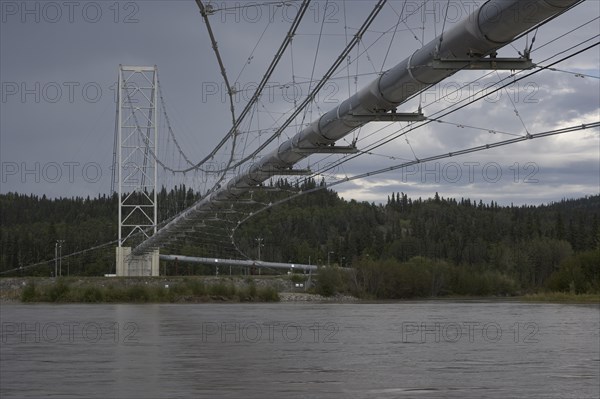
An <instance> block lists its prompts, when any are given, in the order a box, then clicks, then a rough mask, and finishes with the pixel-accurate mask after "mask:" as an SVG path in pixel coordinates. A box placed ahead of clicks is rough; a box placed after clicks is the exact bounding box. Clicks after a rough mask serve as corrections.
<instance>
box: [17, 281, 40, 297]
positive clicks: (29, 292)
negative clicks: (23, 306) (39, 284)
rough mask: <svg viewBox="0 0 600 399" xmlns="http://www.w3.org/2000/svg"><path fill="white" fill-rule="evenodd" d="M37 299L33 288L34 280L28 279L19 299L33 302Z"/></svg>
mask: <svg viewBox="0 0 600 399" xmlns="http://www.w3.org/2000/svg"><path fill="white" fill-rule="evenodd" d="M36 300H37V291H36V289H35V281H34V280H29V282H28V283H27V285H26V286H25V288H24V289H23V292H21V301H23V302H35V301H36Z"/></svg>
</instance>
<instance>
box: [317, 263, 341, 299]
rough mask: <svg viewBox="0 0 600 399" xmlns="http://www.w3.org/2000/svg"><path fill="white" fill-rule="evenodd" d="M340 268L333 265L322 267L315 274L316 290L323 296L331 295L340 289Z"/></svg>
mask: <svg viewBox="0 0 600 399" xmlns="http://www.w3.org/2000/svg"><path fill="white" fill-rule="evenodd" d="M342 289H343V287H342V278H341V276H340V270H339V269H338V268H337V267H335V266H330V267H322V268H320V269H319V274H318V275H317V285H316V292H317V294H319V295H323V296H332V295H335V294H336V293H337V292H339V291H342Z"/></svg>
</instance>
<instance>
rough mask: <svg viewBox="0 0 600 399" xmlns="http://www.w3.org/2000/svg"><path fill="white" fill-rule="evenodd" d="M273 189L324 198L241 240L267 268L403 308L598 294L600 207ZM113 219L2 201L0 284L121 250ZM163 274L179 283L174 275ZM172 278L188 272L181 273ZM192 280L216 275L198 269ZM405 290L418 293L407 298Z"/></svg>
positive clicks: (111, 204)
mask: <svg viewBox="0 0 600 399" xmlns="http://www.w3.org/2000/svg"><path fill="white" fill-rule="evenodd" d="M270 186H271V188H275V190H257V191H256V192H255V193H253V200H254V201H256V202H261V203H269V202H271V203H273V202H275V201H277V200H279V199H282V198H284V197H285V196H287V195H289V193H290V192H292V193H293V192H297V191H300V190H302V191H308V190H314V189H318V188H321V189H320V190H317V191H315V192H312V193H310V194H306V195H301V196H298V197H296V198H294V199H292V200H290V201H287V202H284V203H283V204H281V205H278V206H275V207H272V208H269V209H268V210H266V211H264V212H262V213H260V214H258V215H257V216H255V217H254V218H252V219H250V221H248V222H247V223H245V224H243V225H242V226H241V227H240V228H239V229H237V230H236V233H235V236H234V238H235V241H236V244H237V245H238V247H239V248H240V249H241V250H242V252H244V253H245V254H247V255H248V256H249V257H251V258H256V257H257V256H258V246H257V240H256V239H257V238H258V237H260V238H261V239H262V240H261V243H262V244H263V245H264V246H263V247H261V258H262V259H263V260H269V261H274V262H288V261H292V262H297V263H311V264H318V265H320V266H329V267H330V268H331V269H334V268H335V267H342V268H352V269H353V273H345V274H343V276H352V278H351V279H350V280H348V277H342V280H343V281H342V280H340V279H339V278H338V277H339V276H338V277H336V276H333V277H331V276H330V277H331V278H330V279H329V280H331V281H334V282H335V281H337V283H336V284H339V285H340V286H342V285H343V286H344V287H345V289H346V290H347V291H355V292H357V293H360V292H362V293H366V294H368V295H370V296H373V297H394V296H401V297H405V296H429V295H445V294H461V293H467V294H469V293H476V291H477V287H479V290H480V291H481V290H483V291H485V292H488V293H498V294H504V293H506V294H508V293H514V292H520V291H529V290H537V289H540V288H549V289H553V290H557V291H572V292H598V290H599V285H600V276H599V275H600V267H599V266H598V265H599V264H600V255H599V254H600V247H599V242H600V227H599V220H598V218H599V213H600V211H599V210H600V196H598V195H595V196H588V197H585V198H579V199H572V200H562V201H558V202H554V203H550V204H544V205H539V206H512V205H511V206H500V205H498V203H497V202H495V201H491V202H489V203H484V202H483V201H473V200H471V199H468V198H460V199H456V198H444V197H442V196H440V195H439V194H438V193H434V194H433V195H432V197H431V198H427V199H422V198H410V197H409V196H408V194H406V193H390V196H389V197H388V200H387V202H386V203H384V204H375V203H367V202H357V201H355V200H350V201H347V200H344V199H342V198H340V197H339V195H338V194H337V193H336V192H334V191H332V190H330V189H327V188H326V187H325V186H324V183H323V182H320V183H319V182H316V181H315V180H313V179H307V180H306V181H305V182H304V183H302V184H291V183H289V182H288V181H287V180H285V179H282V180H278V181H275V182H271V183H270ZM158 198H159V201H158V203H159V215H160V217H161V219H166V218H168V217H171V216H174V215H175V214H177V213H178V212H179V211H181V210H183V209H185V208H186V207H187V206H189V205H191V204H192V203H193V202H194V201H196V200H198V199H199V198H200V196H199V195H198V194H197V193H195V192H194V191H193V190H192V189H190V188H187V187H185V186H183V185H182V186H178V187H175V188H173V189H171V190H169V191H167V190H166V189H164V188H163V189H162V190H161V191H160V192H159V193H158ZM117 208H118V198H117V196H116V195H111V196H107V195H99V196H98V197H95V198H90V197H87V198H81V197H76V198H58V199H48V198H46V197H45V196H41V197H40V196H35V195H24V194H16V193H8V194H2V195H0V217H1V220H2V223H1V225H0V272H2V271H7V270H13V269H15V268H19V267H20V266H27V265H30V264H33V263H36V262H43V261H45V260H51V259H53V258H54V251H55V242H56V240H58V239H64V240H66V242H65V244H63V245H64V247H63V254H66V253H70V252H76V251H77V250H82V249H85V248H89V247H93V246H94V245H98V244H100V243H105V242H109V241H113V240H115V239H116V237H117V220H116V219H117V217H116V215H117ZM182 250H184V252H187V253H181V254H182V255H186V254H191V255H200V256H202V255H208V256H213V252H210V250H208V249H207V247H206V243H201V242H198V240H196V241H194V239H190V240H189V242H185V243H184V245H182ZM65 262H68V263H67V265H68V267H69V268H70V270H69V273H70V274H82V275H102V274H104V273H108V272H111V271H113V272H114V246H110V247H108V248H107V249H105V250H102V251H92V252H89V253H86V254H83V255H81V256H78V257H73V258H70V259H69V260H68V261H67V260H65V261H63V268H64V267H65ZM419 265H420V266H419ZM163 266H167V271H168V272H169V273H174V272H175V271H174V269H173V265H163ZM163 266H161V271H162V270H163ZM53 270H54V268H53V262H47V263H45V264H42V265H40V266H39V267H35V268H30V269H27V270H25V271H22V272H21V273H33V274H37V275H46V276H47V275H49V273H51V272H53ZM177 272H178V273H183V272H187V273H190V270H189V268H187V269H186V268H183V267H179V269H178V270H177ZM192 272H193V273H196V274H199V273H212V269H211V268H210V267H196V268H193V270H192ZM15 273H17V274H18V272H15ZM15 273H13V274H15ZM326 273H327V272H325V273H323V276H324V277H323V279H322V280H323V281H325V280H327V278H326V277H325V274H326ZM330 274H331V272H330ZM407 281H413V284H412V286H413V287H417V286H419V287H421V288H420V289H418V290H417V291H418V292H417V291H411V290H410V289H408V288H406V284H408V283H407ZM425 281H426V282H427V283H425ZM409 285H410V284H409ZM403 287H404V288H403ZM461 287H462V288H461ZM481 287H487V288H481ZM334 288H335V287H334ZM417 294H418V295H417Z"/></svg>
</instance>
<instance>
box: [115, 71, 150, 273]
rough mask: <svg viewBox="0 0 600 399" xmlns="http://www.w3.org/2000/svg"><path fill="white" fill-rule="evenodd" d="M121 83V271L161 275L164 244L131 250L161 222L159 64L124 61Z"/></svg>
mask: <svg viewBox="0 0 600 399" xmlns="http://www.w3.org/2000/svg"><path fill="white" fill-rule="evenodd" d="M118 85H119V87H118V90H117V116H116V118H117V123H116V125H117V126H116V131H115V134H116V137H115V144H116V147H115V153H116V154H115V155H116V161H117V165H115V166H116V169H117V170H116V172H117V173H116V176H115V177H116V178H117V179H118V182H117V184H118V196H119V245H118V247H117V248H116V263H117V267H116V272H117V276H158V273H159V253H158V249H153V250H151V251H149V252H147V253H146V254H143V255H139V256H134V255H131V247H132V246H135V245H136V244H138V243H139V242H141V241H143V240H145V239H147V238H149V237H151V236H152V235H154V234H155V233H156V226H157V218H158V208H157V190H156V188H157V187H156V186H157V178H158V169H157V166H158V165H157V159H156V156H157V141H158V140H157V139H158V123H157V91H158V86H157V85H158V75H157V68H156V66H151V67H147V66H124V65H119V79H118ZM126 245H127V246H126Z"/></svg>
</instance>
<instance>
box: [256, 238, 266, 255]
mask: <svg viewBox="0 0 600 399" xmlns="http://www.w3.org/2000/svg"><path fill="white" fill-rule="evenodd" d="M255 240H256V242H257V243H258V260H260V247H264V246H265V244H263V241H264V238H262V237H258V238H256V239H255Z"/></svg>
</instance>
